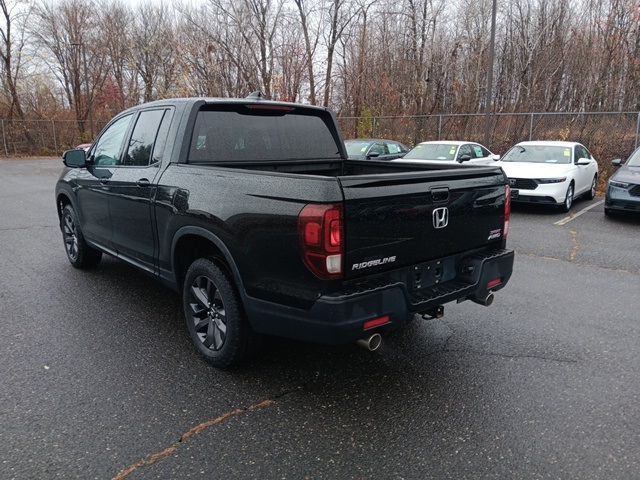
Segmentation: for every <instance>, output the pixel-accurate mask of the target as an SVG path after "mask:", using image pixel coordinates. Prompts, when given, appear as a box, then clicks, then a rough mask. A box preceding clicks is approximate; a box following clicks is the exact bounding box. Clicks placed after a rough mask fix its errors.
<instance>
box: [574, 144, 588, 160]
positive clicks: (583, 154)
mask: <svg viewBox="0 0 640 480" xmlns="http://www.w3.org/2000/svg"><path fill="white" fill-rule="evenodd" d="M581 158H591V155H589V152H587V149H586V148H584V147H583V146H582V145H576V150H575V157H574V162H577V161H578V160H580V159H581Z"/></svg>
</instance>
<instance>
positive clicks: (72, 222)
mask: <svg viewBox="0 0 640 480" xmlns="http://www.w3.org/2000/svg"><path fill="white" fill-rule="evenodd" d="M60 229H61V230H62V241H63V243H64V251H65V252H66V254H67V258H68V259H69V263H71V265H73V266H74V267H75V268H78V269H81V270H86V269H89V268H93V267H95V266H96V265H98V264H99V263H100V260H101V259H102V252H101V251H100V250H96V249H95V248H93V247H91V246H89V244H88V243H87V242H86V241H85V239H84V236H83V235H82V230H81V229H80V222H79V221H78V216H77V215H76V212H75V210H74V209H73V207H72V206H71V205H65V207H64V208H63V209H62V214H61V215H60Z"/></svg>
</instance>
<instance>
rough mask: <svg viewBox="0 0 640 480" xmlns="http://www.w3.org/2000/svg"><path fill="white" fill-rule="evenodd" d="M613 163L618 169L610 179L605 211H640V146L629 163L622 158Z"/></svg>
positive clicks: (607, 212) (607, 213)
mask: <svg viewBox="0 0 640 480" xmlns="http://www.w3.org/2000/svg"><path fill="white" fill-rule="evenodd" d="M612 163H613V166H614V167H616V168H618V171H617V172H616V173H615V174H613V175H612V176H611V178H610V179H609V183H608V185H607V193H606V196H605V200H604V213H605V214H606V215H610V214H611V213H614V212H640V148H637V149H636V150H635V151H634V152H633V153H632V154H631V156H630V157H629V159H628V160H627V163H622V160H621V159H616V160H614V161H613V162H612Z"/></svg>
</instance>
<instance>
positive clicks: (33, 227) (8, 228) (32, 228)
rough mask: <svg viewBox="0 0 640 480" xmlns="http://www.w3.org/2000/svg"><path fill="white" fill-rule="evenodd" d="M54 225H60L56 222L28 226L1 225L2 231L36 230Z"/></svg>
mask: <svg viewBox="0 0 640 480" xmlns="http://www.w3.org/2000/svg"><path fill="white" fill-rule="evenodd" d="M54 227H59V225H58V224H56V225H29V226H28V227H0V232H13V231H16V230H36V229H42V228H54Z"/></svg>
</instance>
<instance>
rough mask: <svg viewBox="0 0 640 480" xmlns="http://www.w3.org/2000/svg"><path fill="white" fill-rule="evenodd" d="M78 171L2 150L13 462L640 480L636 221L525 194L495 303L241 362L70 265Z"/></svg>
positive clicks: (10, 465)
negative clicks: (60, 193) (58, 184)
mask: <svg viewBox="0 0 640 480" xmlns="http://www.w3.org/2000/svg"><path fill="white" fill-rule="evenodd" d="M60 169H61V164H60V163H59V162H58V161H56V160H37V161H36V160H11V161H0V246H1V247H2V248H1V249H0V268H1V271H2V275H0V321H1V324H2V330H1V337H0V338H1V339H2V347H1V348H0V365H1V368H0V385H2V388H0V462H1V463H0V478H3V479H5V478H7V479H8V478H83V479H88V478H100V479H103V478H113V477H116V476H117V475H119V474H122V475H121V478H124V476H125V475H129V476H128V477H127V478H192V477H193V478H232V477H237V478H455V479H459V478H582V479H586V478H637V477H638V472H640V375H638V372H639V371H640V341H639V339H640V248H639V247H640V219H633V218H616V219H607V218H605V217H604V214H603V206H602V204H601V203H598V202H601V199H596V200H594V201H593V202H586V201H579V202H577V203H576V205H575V206H574V209H573V214H574V215H575V214H576V213H578V212H579V211H581V210H582V209H584V208H585V207H590V206H592V205H594V204H595V206H593V208H591V209H590V210H588V211H586V212H585V213H583V214H581V215H579V216H576V217H575V218H565V217H566V215H564V214H561V213H558V212H554V211H549V210H546V209H540V208H531V207H517V208H515V211H514V213H513V217H512V230H511V235H510V246H511V247H512V248H515V250H516V252H517V256H516V266H515V271H514V275H513V277H512V280H511V282H510V284H509V285H508V286H507V288H505V289H504V290H503V291H501V292H500V294H498V295H497V297H496V302H495V303H494V305H493V306H492V307H490V308H486V307H481V306H479V305H476V304H473V303H470V302H465V303H462V304H460V305H455V304H454V305H448V306H447V307H446V308H445V317H444V319H443V320H429V321H425V320H416V321H415V322H414V323H413V324H412V326H411V327H410V328H409V329H407V330H405V331H403V332H401V333H399V334H397V335H395V336H393V337H391V338H388V339H385V343H384V345H383V348H382V349H381V351H380V352H375V353H368V352H366V351H364V350H363V349H360V348H358V347H356V346H352V345H347V346H343V347H337V348H329V347H320V346H312V345H306V344H301V343H295V342H288V341H284V340H277V341H273V342H271V343H270V344H269V345H268V346H267V347H266V348H265V351H264V352H263V353H262V355H261V356H260V357H258V358H257V359H255V360H254V361H253V362H252V363H250V364H248V365H246V366H243V367H242V368H239V369H236V370H234V371H230V372H223V371H218V370H215V369H213V368H211V367H209V366H208V365H206V364H205V363H203V362H202V361H201V360H200V359H199V357H198V356H197V354H196V352H195V349H193V348H192V346H191V343H190V341H189V339H188V337H187V335H186V333H185V329H184V327H183V320H182V316H181V312H180V301H179V298H178V296H177V295H175V294H173V293H172V292H171V291H169V290H167V289H165V288H163V287H161V286H160V285H159V284H157V283H156V282H155V281H153V280H152V279H150V278H148V277H147V276H145V275H143V274H142V273H139V272H138V271H136V270H134V269H133V268H131V267H129V266H127V265H125V264H123V263H121V262H119V261H116V260H113V259H109V258H106V259H104V260H103V262H102V264H101V266H100V267H99V268H98V269H97V270H94V271H91V272H81V271H78V270H75V269H73V268H72V267H71V266H70V265H69V264H68V262H67V259H66V257H65V253H64V249H63V246H62V241H61V238H60V232H59V229H58V226H57V217H56V212H55V205H54V199H53V188H54V183H55V180H56V178H57V175H58V173H59V171H60ZM563 219H564V221H563ZM557 222H560V223H562V224H561V225H556V224H555V223H557Z"/></svg>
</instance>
